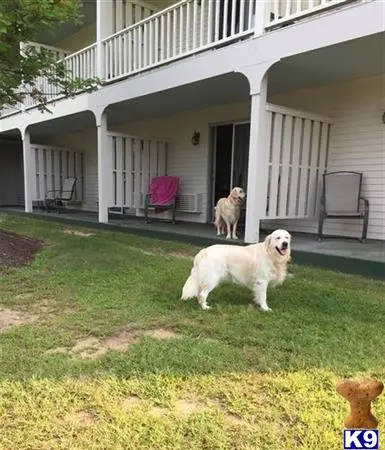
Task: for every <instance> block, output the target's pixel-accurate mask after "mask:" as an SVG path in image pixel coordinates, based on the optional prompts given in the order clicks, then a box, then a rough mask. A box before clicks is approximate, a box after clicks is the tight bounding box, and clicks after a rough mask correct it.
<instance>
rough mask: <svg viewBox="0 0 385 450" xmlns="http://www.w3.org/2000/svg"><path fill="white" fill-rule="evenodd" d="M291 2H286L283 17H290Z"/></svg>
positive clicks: (287, 0) (289, 0) (288, 0)
mask: <svg viewBox="0 0 385 450" xmlns="http://www.w3.org/2000/svg"><path fill="white" fill-rule="evenodd" d="M292 1H293V0H286V8H285V16H290V14H291V4H292Z"/></svg>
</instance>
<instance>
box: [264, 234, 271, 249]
mask: <svg viewBox="0 0 385 450" xmlns="http://www.w3.org/2000/svg"><path fill="white" fill-rule="evenodd" d="M263 243H264V244H265V247H266V248H267V249H268V248H269V247H270V245H271V234H269V235H268V236H266V238H265V240H264V241H263Z"/></svg>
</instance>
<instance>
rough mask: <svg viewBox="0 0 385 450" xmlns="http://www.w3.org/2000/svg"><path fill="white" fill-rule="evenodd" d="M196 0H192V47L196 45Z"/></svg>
mask: <svg viewBox="0 0 385 450" xmlns="http://www.w3.org/2000/svg"><path fill="white" fill-rule="evenodd" d="M197 25H198V24H197V0H193V24H192V49H193V50H194V49H195V48H196V46H197V42H196V39H197Z"/></svg>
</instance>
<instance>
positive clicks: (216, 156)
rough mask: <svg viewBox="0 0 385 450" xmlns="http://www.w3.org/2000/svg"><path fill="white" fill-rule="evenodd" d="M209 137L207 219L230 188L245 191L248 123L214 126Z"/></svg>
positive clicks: (248, 138)
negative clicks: (210, 171)
mask: <svg viewBox="0 0 385 450" xmlns="http://www.w3.org/2000/svg"><path fill="white" fill-rule="evenodd" d="M212 138H213V139H212V142H213V151H212V154H213V161H212V196H211V214H210V215H209V217H211V220H213V214H214V206H215V205H216V203H217V201H218V200H219V199H220V198H221V197H227V196H228V195H229V193H230V191H231V189H232V188H233V187H236V186H239V187H241V188H243V189H244V190H245V191H247V171H248V161H249V142H250V123H249V122H237V123H228V124H223V125H215V126H213V127H212Z"/></svg>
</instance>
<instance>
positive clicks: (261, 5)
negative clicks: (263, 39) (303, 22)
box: [250, 0, 289, 36]
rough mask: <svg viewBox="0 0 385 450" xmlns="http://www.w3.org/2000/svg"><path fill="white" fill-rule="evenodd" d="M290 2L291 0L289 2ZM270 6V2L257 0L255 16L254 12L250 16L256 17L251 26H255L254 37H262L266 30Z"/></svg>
mask: <svg viewBox="0 0 385 450" xmlns="http://www.w3.org/2000/svg"><path fill="white" fill-rule="evenodd" d="M287 1H289V0H287ZM268 6H269V2H265V1H260V0H256V2H255V14H253V12H252V11H250V14H251V15H252V17H253V15H254V19H253V20H254V23H252V24H251V26H254V35H255V36H261V35H262V34H263V32H264V30H265V25H266V15H267V13H268ZM250 8H251V2H250Z"/></svg>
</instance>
